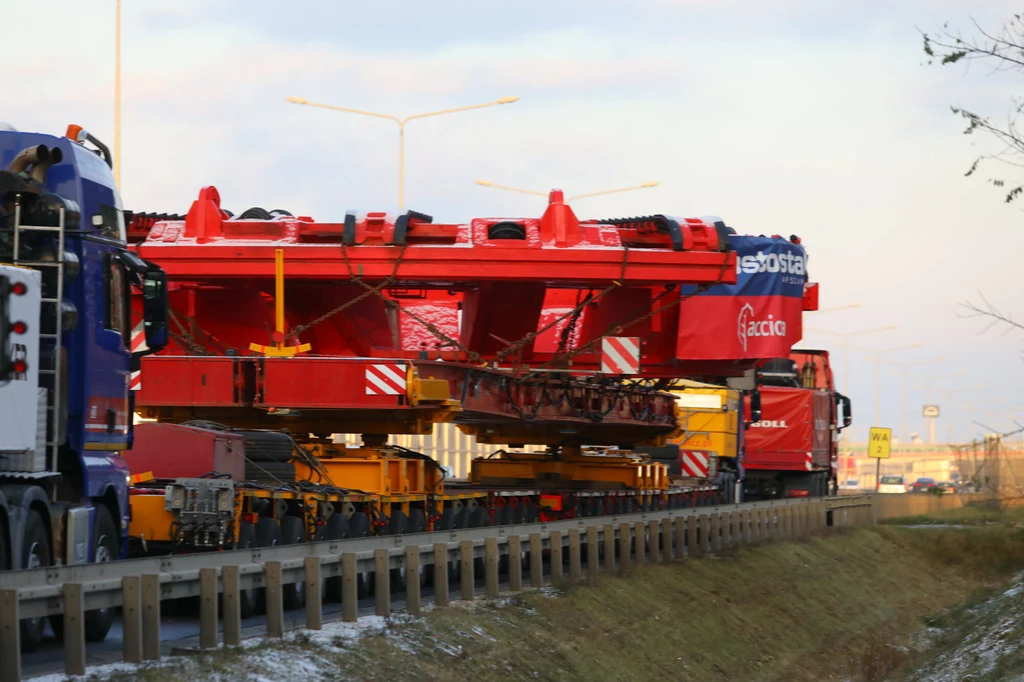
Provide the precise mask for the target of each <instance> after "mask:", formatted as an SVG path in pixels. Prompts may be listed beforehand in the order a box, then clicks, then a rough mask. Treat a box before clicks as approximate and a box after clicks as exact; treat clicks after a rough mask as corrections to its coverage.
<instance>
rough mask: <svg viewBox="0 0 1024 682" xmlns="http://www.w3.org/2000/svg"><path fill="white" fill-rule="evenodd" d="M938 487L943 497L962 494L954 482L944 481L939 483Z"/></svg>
mask: <svg viewBox="0 0 1024 682" xmlns="http://www.w3.org/2000/svg"><path fill="white" fill-rule="evenodd" d="M936 487H938V489H939V490H941V491H942V494H943V495H953V494H956V493H958V492H960V490H959V489H958V488H957V486H956V483H954V482H953V481H943V482H941V483H939V484H938V486H936Z"/></svg>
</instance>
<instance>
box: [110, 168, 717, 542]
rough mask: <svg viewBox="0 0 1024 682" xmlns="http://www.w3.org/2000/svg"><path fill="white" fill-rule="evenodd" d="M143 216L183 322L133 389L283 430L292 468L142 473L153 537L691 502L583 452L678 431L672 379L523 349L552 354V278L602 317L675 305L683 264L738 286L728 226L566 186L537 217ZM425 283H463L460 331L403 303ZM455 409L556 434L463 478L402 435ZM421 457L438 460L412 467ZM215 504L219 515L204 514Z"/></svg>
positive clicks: (386, 525)
mask: <svg viewBox="0 0 1024 682" xmlns="http://www.w3.org/2000/svg"><path fill="white" fill-rule="evenodd" d="M141 222H145V223H147V224H146V225H145V226H144V227H145V230H140V231H137V233H138V232H141V231H146V236H145V239H142V240H141V241H139V242H138V243H137V244H136V247H135V248H136V249H137V251H138V252H139V254H140V255H142V256H143V257H145V258H147V259H155V261H154V262H159V263H161V264H162V265H163V267H165V269H167V270H168V271H169V273H170V275H169V276H170V278H171V280H172V281H171V284H170V285H169V289H170V301H171V303H170V308H171V316H172V320H173V326H174V329H172V332H171V336H172V342H171V343H170V344H169V345H168V347H167V349H166V350H165V351H163V353H161V354H159V355H154V356H152V357H150V358H147V360H146V362H145V363H144V364H143V372H142V374H141V376H140V377H139V378H138V381H136V382H135V383H134V384H133V388H135V389H137V390H136V391H135V394H136V402H137V408H138V411H139V413H140V414H141V415H143V416H145V417H148V418H152V419H158V420H160V421H161V422H164V423H193V424H195V423H196V421H197V420H200V421H203V422H206V424H205V426H209V425H210V423H218V424H230V425H231V427H232V428H233V429H235V430H239V429H242V430H249V433H250V434H251V433H252V431H251V430H252V429H287V430H288V431H289V433H290V434H293V436H292V437H293V438H294V448H293V462H292V463H291V464H290V466H292V467H294V478H292V476H291V475H289V476H288V477H287V478H282V480H281V481H280V483H281V485H278V486H268V485H266V483H265V482H263V483H261V484H260V485H253V481H249V480H226V479H218V480H219V482H217V483H212V482H211V481H210V480H207V479H204V480H175V481H173V482H171V483H170V485H169V487H168V492H166V503H165V504H163V506H161V503H162V502H164V500H163V499H162V498H161V497H160V495H161V493H163V492H164V489H163V488H162V487H160V486H159V485H158V484H157V483H149V484H141V485H139V486H137V487H135V488H133V493H134V494H133V498H132V499H133V510H136V511H139V512H140V513H139V514H137V515H136V516H135V518H134V519H133V524H132V528H133V536H134V537H137V538H139V540H140V543H141V540H142V538H143V537H144V536H147V534H148V537H147V540H146V543H145V544H146V545H149V546H160V544H161V543H165V544H166V543H170V544H172V545H173V544H177V543H181V542H183V541H185V542H187V543H188V544H191V545H193V546H203V547H217V546H225V545H230V544H232V543H237V542H244V540H243V531H244V535H245V537H246V538H251V537H252V533H250V532H248V530H247V529H246V528H245V526H246V525H252V524H253V523H254V522H255V523H256V524H260V523H262V524H264V525H265V526H266V527H267V528H268V529H269V528H270V526H271V525H272V524H273V523H275V522H276V524H277V526H278V527H279V528H280V529H283V528H284V527H285V524H288V526H289V528H291V529H293V530H294V531H295V532H294V533H292V532H291V531H289V533H290V535H292V536H294V537H295V538H300V537H301V538H304V539H313V538H316V537H325V534H328V533H334V534H337V533H343V534H345V535H350V534H352V533H362V532H376V533H389V532H401V531H402V530H403V529H405V530H408V529H410V527H411V528H414V529H420V528H421V526H424V525H425V527H426V528H428V529H444V528H451V527H461V526H463V525H483V524H489V523H509V522H513V521H516V520H520V521H525V520H536V519H546V518H565V517H571V516H574V515H577V514H580V515H590V514H594V513H601V512H602V511H603V510H604V509H610V510H620V511H633V510H639V509H649V508H653V507H665V506H677V505H678V506H681V505H684V504H691V503H692V495H691V491H690V490H689V489H680V488H671V489H670V486H669V485H668V480H667V478H666V476H665V469H664V467H663V466H662V465H660V464H658V463H652V462H649V461H646V460H645V459H644V458H642V457H637V456H635V455H623V454H618V455H615V456H611V455H609V454H608V453H602V454H600V455H598V454H596V453H594V452H593V451H592V450H586V449H585V448H586V447H587V446H592V445H600V446H607V445H627V446H629V445H633V444H636V443H645V442H658V441H659V440H661V439H664V438H665V437H666V436H667V435H668V434H669V433H671V432H672V431H673V430H674V429H675V428H676V420H675V416H674V403H673V400H672V397H671V396H670V395H666V394H661V393H658V392H656V391H653V390H651V388H650V387H649V386H646V385H644V384H641V383H634V382H632V381H629V380H623V379H621V378H618V377H606V376H600V375H594V374H593V373H579V372H571V371H565V369H563V368H561V367H558V368H557V369H555V370H554V371H549V369H548V368H544V371H538V370H537V369H536V364H534V367H535V368H534V369H530V368H529V367H528V366H527V363H536V359H535V358H533V357H532V355H531V353H532V349H533V341H534V339H535V338H536V337H537V336H538V335H539V333H540V332H541V329H540V314H541V309H542V307H543V301H544V298H545V294H546V292H547V291H549V290H552V289H554V288H565V289H567V290H583V289H587V290H588V291H589V290H595V291H598V287H602V288H601V289H600V290H599V295H591V296H590V297H589V298H588V301H587V302H586V304H585V306H584V307H586V308H587V309H588V311H590V313H591V315H592V317H591V319H592V324H595V325H596V324H598V323H599V322H600V323H601V326H602V330H604V329H605V328H607V327H609V325H611V324H612V322H614V321H616V320H618V324H619V325H624V324H627V323H628V322H629V321H630V320H631V319H633V318H637V317H644V318H650V317H652V316H658V315H660V314H661V313H662V311H660V310H657V309H656V304H657V302H658V301H660V300H662V299H665V298H666V297H672V296H676V294H675V290H676V287H677V285H678V283H679V282H681V281H682V282H693V283H699V284H712V283H715V282H722V281H725V282H728V281H732V280H733V279H734V278H735V275H734V256H733V254H732V253H731V252H730V251H729V249H728V246H727V239H726V237H727V235H726V233H725V232H724V231H723V230H722V228H721V227H716V226H714V225H709V224H706V223H703V222H702V221H700V220H696V219H690V220H684V219H669V218H666V217H664V216H657V217H654V218H651V219H644V220H639V219H638V220H634V221H632V222H631V223H630V224H629V225H622V224H618V223H615V222H600V221H589V222H588V221H582V222H581V221H579V220H578V219H576V217H575V216H574V215H573V214H572V211H571V209H569V207H568V206H566V205H565V204H564V203H563V202H562V201H561V196H560V193H557V192H555V193H552V197H551V204H550V206H549V207H548V210H547V211H546V212H545V214H544V216H542V217H541V218H540V219H518V220H509V219H477V220H474V221H472V222H471V223H469V224H466V225H439V224H434V223H433V222H432V220H431V219H430V218H429V216H425V215H423V214H418V213H414V212H409V213H406V214H403V215H401V216H391V215H387V214H384V213H368V214H355V213H351V214H349V215H347V216H346V219H345V221H344V223H340V224H329V223H316V222H315V221H313V220H312V219H311V218H308V217H293V216H290V215H286V214H284V212H277V213H276V214H275V215H271V214H269V213H267V212H265V211H261V210H256V209H252V210H249V211H246V212H243V213H242V214H241V215H240V216H239V217H238V218H234V217H233V216H231V215H230V214H229V213H227V212H226V211H224V210H222V209H221V208H220V199H219V195H218V194H217V192H216V190H214V189H213V188H206V189H204V190H203V191H202V192H201V193H200V197H199V199H198V200H197V201H196V202H195V203H194V204H193V206H192V208H191V209H190V211H189V213H188V214H187V215H186V216H185V217H184V218H182V219H157V220H154V219H152V217H150V216H141V217H138V219H137V220H133V223H132V224H133V225H135V226H138V225H139V224H140V223H141ZM555 264H558V265H559V267H554V265H555ZM410 291H420V292H438V291H440V292H443V294H444V295H445V296H449V297H453V298H456V299H457V300H458V304H459V307H458V318H459V324H458V326H457V328H456V329H450V328H448V327H444V326H443V323H442V326H439V325H438V324H435V323H434V321H433V320H437V321H438V322H439V323H440V322H441V320H440V319H439V318H438V317H437V316H434V317H431V316H430V314H429V311H424V310H419V311H416V312H414V311H410V310H409V309H407V308H403V307H402V304H401V303H400V302H403V301H407V300H409V297H410V293H409V292H410ZM286 292H287V304H285V300H284V299H285V296H284V295H285V293H286ZM676 298H678V296H676ZM342 313H343V314H342ZM405 318H410V319H405ZM410 320H411V323H410ZM666 320H667V318H666ZM666 324H667V321H666ZM268 328H271V329H275V330H276V331H275V332H274V333H272V334H268V331H267V329H268ZM414 329H415V330H416V332H415V333H413V332H412V330H414ZM594 329H595V330H596V329H597V328H596V327H595V328H594ZM289 330H290V331H289ZM606 333H607V331H606ZM423 334H427V335H428V336H429V337H430V338H431V340H432V344H431V347H430V348H429V349H426V350H425V349H424V346H423V341H422V339H423V338H424V337H423ZM597 340H598V341H600V337H597ZM262 344H267V345H262ZM438 422H455V423H457V424H458V425H459V428H461V429H463V430H465V431H466V432H468V433H472V434H474V435H475V436H476V437H477V438H478V439H479V440H481V441H483V442H491V443H501V444H523V443H530V444H539V445H544V446H547V447H548V448H549V451H548V452H547V453H545V454H543V455H541V456H539V457H537V458H534V459H533V461H531V462H530V463H529V464H528V466H527V468H526V470H525V471H520V472H517V471H513V469H515V468H516V467H517V466H518V465H519V464H520V463H521V461H513V460H512V459H511V458H508V459H505V460H498V459H493V460H489V462H488V464H487V465H484V466H478V467H476V468H477V469H486V471H485V475H483V476H482V477H481V478H478V479H477V480H476V481H475V483H476V484H475V485H473V484H466V485H461V486H446V485H445V483H444V481H442V480H440V479H439V478H438V475H437V473H438V471H439V467H434V468H431V467H430V466H429V464H428V465H427V466H426V469H425V470H424V469H423V460H422V459H421V458H419V457H417V456H416V454H415V453H410V452H408V451H403V450H401V449H399V448H396V447H393V446H390V445H388V443H387V439H388V435H389V434H402V433H427V432H429V430H430V429H431V428H432V425H433V424H434V423H438ZM344 432H349V433H360V434H363V438H362V439H363V446H362V447H359V448H342V447H339V446H338V445H337V444H335V443H333V441H332V439H331V438H330V435H331V434H333V433H344ZM134 458H135V455H134V454H133V455H130V456H129V460H130V461H131V460H133V459H134ZM151 459H152V458H149V460H150V461H151ZM313 462H315V464H313ZM132 466H133V471H136V472H137V473H139V474H147V473H149V472H147V471H144V470H143V469H145V468H146V465H145V464H142V463H139V464H133V465H132ZM414 468H415V469H417V470H418V471H421V473H420V474H417V475H413V476H408V475H406V474H403V473H402V472H403V471H410V470H413V469H414ZM162 473H163V474H165V475H166V476H167V477H168V478H175V479H180V478H182V477H180V476H176V475H173V474H175V473H176V472H175V471H173V470H171V471H163V472H162ZM236 479H237V477H236ZM210 499H216V500H217V504H215V505H212V506H209V505H207V508H210V509H216V511H215V512H212V513H210V514H207V515H205V516H204V515H202V514H197V513H196V511H195V510H197V509H199V508H200V507H201V506H203V504H205V502H206V501H207V500H210ZM143 507H145V508H146V512H145V514H142V513H141V510H142V508H143ZM338 511H341V512H343V513H342V514H341V515H337V512H338ZM335 516H339V517H340V518H335ZM332 518H335V521H333V522H332V521H331V519H332ZM296 519H297V520H298V525H296V521H295V520H296ZM367 519H368V520H369V524H367V523H366V521H367ZM298 529H301V532H299V531H298ZM136 531H137V533H136ZM263 536H264V539H270V536H271V531H270V530H268V531H266V532H264V533H263ZM331 537H332V538H333V537H338V536H337V535H332V536H331ZM286 541H291V538H290V537H289V538H286Z"/></svg>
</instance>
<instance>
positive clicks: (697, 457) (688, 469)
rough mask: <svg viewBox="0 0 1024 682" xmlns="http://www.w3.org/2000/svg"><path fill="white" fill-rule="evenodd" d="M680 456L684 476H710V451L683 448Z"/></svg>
mask: <svg viewBox="0 0 1024 682" xmlns="http://www.w3.org/2000/svg"><path fill="white" fill-rule="evenodd" d="M679 457H680V463H681V464H682V470H683V475H684V476H690V477H692V478H707V477H708V459H709V455H708V453H706V452H701V451H700V450H681V451H680V452H679Z"/></svg>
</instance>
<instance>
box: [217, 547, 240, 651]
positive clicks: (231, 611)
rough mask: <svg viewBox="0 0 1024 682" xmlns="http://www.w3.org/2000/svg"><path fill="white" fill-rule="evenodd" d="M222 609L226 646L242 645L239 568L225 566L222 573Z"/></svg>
mask: <svg viewBox="0 0 1024 682" xmlns="http://www.w3.org/2000/svg"><path fill="white" fill-rule="evenodd" d="M220 582H221V593H222V595H221V607H222V608H223V611H224V615H223V616H222V617H223V619H224V646H238V645H239V644H241V643H242V602H241V601H240V597H241V589H240V588H241V584H240V583H241V575H240V573H239V571H238V566H225V567H224V568H222V569H221V571H220Z"/></svg>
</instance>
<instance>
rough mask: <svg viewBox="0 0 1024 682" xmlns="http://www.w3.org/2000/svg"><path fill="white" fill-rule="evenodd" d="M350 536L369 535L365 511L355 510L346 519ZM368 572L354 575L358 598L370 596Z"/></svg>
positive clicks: (368, 523) (368, 520) (362, 536)
mask: <svg viewBox="0 0 1024 682" xmlns="http://www.w3.org/2000/svg"><path fill="white" fill-rule="evenodd" d="M348 532H349V537H350V538H365V537H367V536H369V535H370V517H369V516H367V515H366V513H365V512H356V513H354V514H353V515H352V516H350V517H349V519H348ZM370 586H371V580H370V574H368V573H360V574H358V575H357V576H356V594H357V595H358V597H359V598H360V599H365V598H366V597H368V596H370V593H371V590H370Z"/></svg>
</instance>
